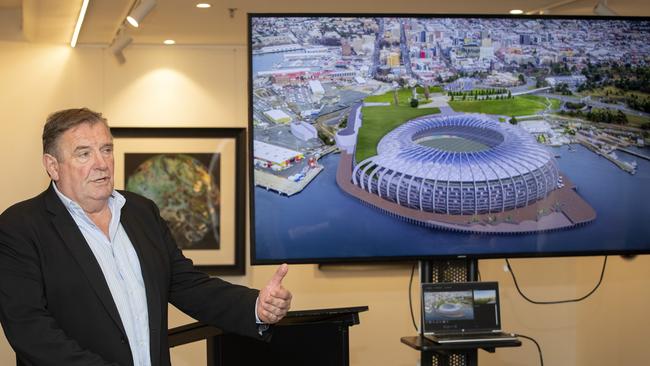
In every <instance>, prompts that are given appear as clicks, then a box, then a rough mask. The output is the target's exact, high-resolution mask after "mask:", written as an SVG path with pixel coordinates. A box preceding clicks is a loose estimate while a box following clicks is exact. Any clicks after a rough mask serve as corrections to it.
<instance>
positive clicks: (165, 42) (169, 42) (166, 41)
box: [163, 39, 176, 44]
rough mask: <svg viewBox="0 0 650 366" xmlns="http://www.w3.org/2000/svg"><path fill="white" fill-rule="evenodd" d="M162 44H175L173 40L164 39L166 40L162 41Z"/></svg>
mask: <svg viewBox="0 0 650 366" xmlns="http://www.w3.org/2000/svg"><path fill="white" fill-rule="evenodd" d="M163 43H164V44H176V41H174V40H173V39H166V40H164V41H163Z"/></svg>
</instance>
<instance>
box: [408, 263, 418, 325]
mask: <svg viewBox="0 0 650 366" xmlns="http://www.w3.org/2000/svg"><path fill="white" fill-rule="evenodd" d="M415 266H417V263H413V267H411V279H409V310H411V321H412V322H413V328H415V332H416V333H417V331H418V326H417V325H416V324H415V315H413V301H412V299H411V294H412V291H411V288H412V287H413V274H414V273H415Z"/></svg>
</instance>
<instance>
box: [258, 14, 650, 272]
mask: <svg viewBox="0 0 650 366" xmlns="http://www.w3.org/2000/svg"><path fill="white" fill-rule="evenodd" d="M248 24H249V26H248V35H249V38H248V41H249V45H248V46H249V47H248V50H249V97H250V105H249V118H250V130H249V131H250V133H249V136H250V137H249V139H250V141H249V142H250V149H251V150H250V155H249V156H250V172H251V196H250V202H251V209H250V212H251V237H250V238H251V244H252V245H251V249H252V254H251V259H252V263H254V264H270V263H278V262H289V263H325V262H349V261H354V262H363V261H371V260H374V261H390V260H408V259H411V260H412V259H435V258H459V257H460V258H464V257H467V258H495V257H535V256H570V255H600V254H630V255H633V254H641V253H650V220H649V218H650V160H649V159H650V149H649V148H648V144H650V139H649V138H648V137H649V136H648V132H649V127H650V42H649V41H648V40H650V19H648V18H603V17H528V16H522V17H505V16H484V15H470V16H468V15H430V16H423V15H385V14H384V15H378V14H322V15H320V14H319V15H314V14H302V15H295V14H250V15H249V17H248Z"/></svg>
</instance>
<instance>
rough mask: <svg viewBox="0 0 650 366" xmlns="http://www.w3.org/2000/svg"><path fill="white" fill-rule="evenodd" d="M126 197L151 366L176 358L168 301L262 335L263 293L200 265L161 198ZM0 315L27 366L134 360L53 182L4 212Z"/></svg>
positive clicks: (125, 221)
mask: <svg viewBox="0 0 650 366" xmlns="http://www.w3.org/2000/svg"><path fill="white" fill-rule="evenodd" d="M120 193H121V194H123V195H124V196H125V197H126V204H125V205H124V207H123V208H122V215H121V223H122V225H123V227H124V229H125V231H126V233H127V234H128V236H129V238H130V239H131V242H132V243H133V246H134V247H135V250H136V252H137V254H138V257H139V259H140V266H141V268H142V277H143V279H144V283H145V288H146V295H147V303H148V309H149V329H150V350H151V363H152V365H154V366H158V365H169V364H170V361H169V347H168V343H167V303H168V302H169V303H172V304H173V305H175V306H176V307H177V308H178V309H180V310H181V311H183V312H185V313H187V314H188V315H190V316H192V317H193V318H195V319H197V320H199V321H201V322H204V323H206V324H212V325H216V326H218V327H220V328H222V329H224V330H226V331H232V332H235V333H239V334H243V335H248V336H251V337H258V338H259V337H260V336H259V335H258V333H257V326H256V324H255V300H256V298H257V295H258V291H257V290H253V289H249V288H246V287H243V286H237V285H233V284H230V283H227V282H225V281H222V280H219V279H215V278H209V277H208V276H207V275H205V274H203V273H202V272H199V271H197V270H196V269H195V268H194V267H193V265H192V262H191V261H190V260H189V259H187V258H185V257H184V256H183V254H182V253H181V251H180V250H179V249H178V248H177V247H176V244H175V242H174V239H173V238H172V235H171V233H170V231H169V229H168V228H167V225H166V224H165V222H164V221H163V219H162V218H161V217H160V215H159V212H158V208H157V207H156V206H155V204H154V203H153V202H152V201H150V200H148V199H146V198H144V197H141V196H138V195H136V194H133V193H130V192H120ZM0 321H1V322H2V326H3V328H4V331H5V334H6V336H7V339H8V340H9V343H10V344H11V346H12V347H13V348H14V350H15V351H16V354H17V356H18V358H19V359H20V360H21V361H22V362H23V363H24V364H25V365H39V366H41V365H53V366H54V365H56V366H63V365H66V366H74V365H80V366H81V365H83V366H91V365H133V360H132V355H131V350H130V348H129V343H128V341H127V339H126V333H125V331H124V327H123V325H122V322H121V320H120V316H119V313H118V311H117V307H116V306H115V303H114V302H113V298H112V296H111V293H110V290H109V288H108V285H107V283H106V280H105V279H104V275H103V273H102V271H101V269H100V267H99V264H98V263H97V261H96V259H95V256H94V255H93V253H92V251H91V250H90V247H89V246H88V244H87V243H86V241H85V239H84V237H83V235H82V234H81V231H80V230H79V228H78V227H77V225H76V224H75V222H74V220H73V219H72V216H70V214H69V213H68V211H67V209H66V208H65V206H64V205H63V203H62V202H61V200H60V199H59V197H58V196H57V195H56V192H55V191H54V189H53V187H52V186H51V185H50V187H49V188H48V189H47V190H46V191H45V192H43V193H41V194H40V195H38V196H36V197H34V198H32V199H29V200H27V201H24V202H20V203H18V204H15V205H14V206H12V207H10V208H8V209H7V210H6V211H5V212H4V213H3V214H2V215H0Z"/></svg>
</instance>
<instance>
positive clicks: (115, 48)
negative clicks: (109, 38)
mask: <svg viewBox="0 0 650 366" xmlns="http://www.w3.org/2000/svg"><path fill="white" fill-rule="evenodd" d="M131 42H133V38H132V37H130V36H128V35H127V34H126V33H125V32H119V34H118V35H117V37H115V39H114V40H113V43H112V44H111V47H110V50H111V52H113V55H115V58H117V61H118V62H119V63H121V64H123V63H124V62H125V61H126V58H124V53H122V51H123V50H124V49H125V48H126V47H127V46H128V45H130V44H131Z"/></svg>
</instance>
